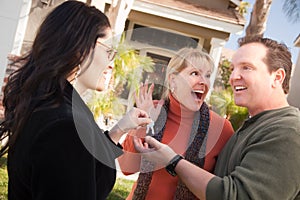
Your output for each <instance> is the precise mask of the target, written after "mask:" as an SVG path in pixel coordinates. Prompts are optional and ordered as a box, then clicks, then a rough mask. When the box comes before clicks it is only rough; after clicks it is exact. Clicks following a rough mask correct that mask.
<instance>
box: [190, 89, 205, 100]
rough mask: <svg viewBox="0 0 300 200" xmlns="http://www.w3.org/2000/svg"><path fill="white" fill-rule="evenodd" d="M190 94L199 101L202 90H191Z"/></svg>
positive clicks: (202, 93)
mask: <svg viewBox="0 0 300 200" xmlns="http://www.w3.org/2000/svg"><path fill="white" fill-rule="evenodd" d="M192 94H193V95H194V96H195V97H196V99H197V100H201V99H202V97H203V95H204V90H193V91H192Z"/></svg>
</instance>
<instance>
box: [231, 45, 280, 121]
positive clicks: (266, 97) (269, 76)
mask: <svg viewBox="0 0 300 200" xmlns="http://www.w3.org/2000/svg"><path fill="white" fill-rule="evenodd" d="M266 55H267V48H266V47H265V46H264V45H262V44H259V43H249V44H246V45H244V46H242V47H240V48H239V49H238V50H237V52H236V53H235V55H234V56H233V58H232V67H233V71H232V74H231V76H230V84H231V86H232V89H233V94H234V101H235V104H236V105H238V106H243V107H247V108H248V110H249V113H250V115H252V116H253V115H256V114H258V113H259V112H261V111H263V110H266V109H268V108H269V107H270V103H271V102H274V98H273V97H274V94H273V92H274V83H275V82H276V72H272V73H271V72H269V70H268V66H267V65H266V63H265V62H264V58H265V56H266Z"/></svg>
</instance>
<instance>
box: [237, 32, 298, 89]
mask: <svg viewBox="0 0 300 200" xmlns="http://www.w3.org/2000/svg"><path fill="white" fill-rule="evenodd" d="M238 43H239V46H240V47H241V46H243V45H245V44H249V43H260V44H263V45H264V46H265V47H267V49H268V51H267V55H266V57H265V59H264V62H265V63H266V65H267V66H268V67H269V71H270V72H273V71H276V70H277V69H279V68H283V69H284V71H285V74H286V75H285V78H284V81H283V83H282V89H283V91H284V93H285V94H287V93H288V92H289V89H290V84H289V83H290V78H291V71H292V66H293V63H292V59H291V58H292V55H291V52H290V50H289V49H288V47H287V46H286V45H285V44H283V43H279V42H277V41H275V40H272V39H269V38H261V37H243V38H240V39H239V40H238Z"/></svg>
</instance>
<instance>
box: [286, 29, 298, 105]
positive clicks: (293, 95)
mask: <svg viewBox="0 0 300 200" xmlns="http://www.w3.org/2000/svg"><path fill="white" fill-rule="evenodd" d="M294 45H295V47H298V48H299V53H298V58H297V61H296V63H295V65H294V70H293V73H292V77H291V84H290V92H289V94H288V97H287V98H288V102H289V104H290V105H292V106H295V107H297V108H299V109H300V95H299V93H300V84H299V80H300V34H299V35H298V37H297V38H296V39H295V42H294Z"/></svg>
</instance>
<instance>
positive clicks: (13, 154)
mask: <svg viewBox="0 0 300 200" xmlns="http://www.w3.org/2000/svg"><path fill="white" fill-rule="evenodd" d="M121 153H122V150H121V148H120V146H117V145H115V144H114V143H113V142H112V141H111V140H110V139H109V137H107V134H105V133H103V131H101V130H100V129H99V127H98V126H97V124H96V123H95V121H94V118H93V115H92V113H91V112H90V111H89V109H88V107H87V106H86V105H85V103H84V102H83V101H82V99H81V98H80V96H79V95H78V93H76V91H75V90H73V87H72V86H71V85H70V84H69V83H66V89H65V91H64V101H63V103H61V104H60V106H58V107H55V108H49V109H46V110H42V111H38V112H34V113H33V115H32V116H31V118H30V119H28V122H27V123H26V125H25V127H24V129H23V130H22V131H21V133H20V135H19V137H18V139H17V141H16V143H15V146H14V148H11V149H10V150H9V153H8V175H9V183H8V198H9V200H33V199H34V200H48V199H49V200H50V199H51V200H60V199H61V200H69V199H70V200H102V199H106V197H107V196H108V194H109V192H110V191H111V189H112V187H113V185H114V183H115V180H116V170H115V168H114V167H115V161H114V159H115V158H116V157H118V156H119V155H120V154H121Z"/></svg>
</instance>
